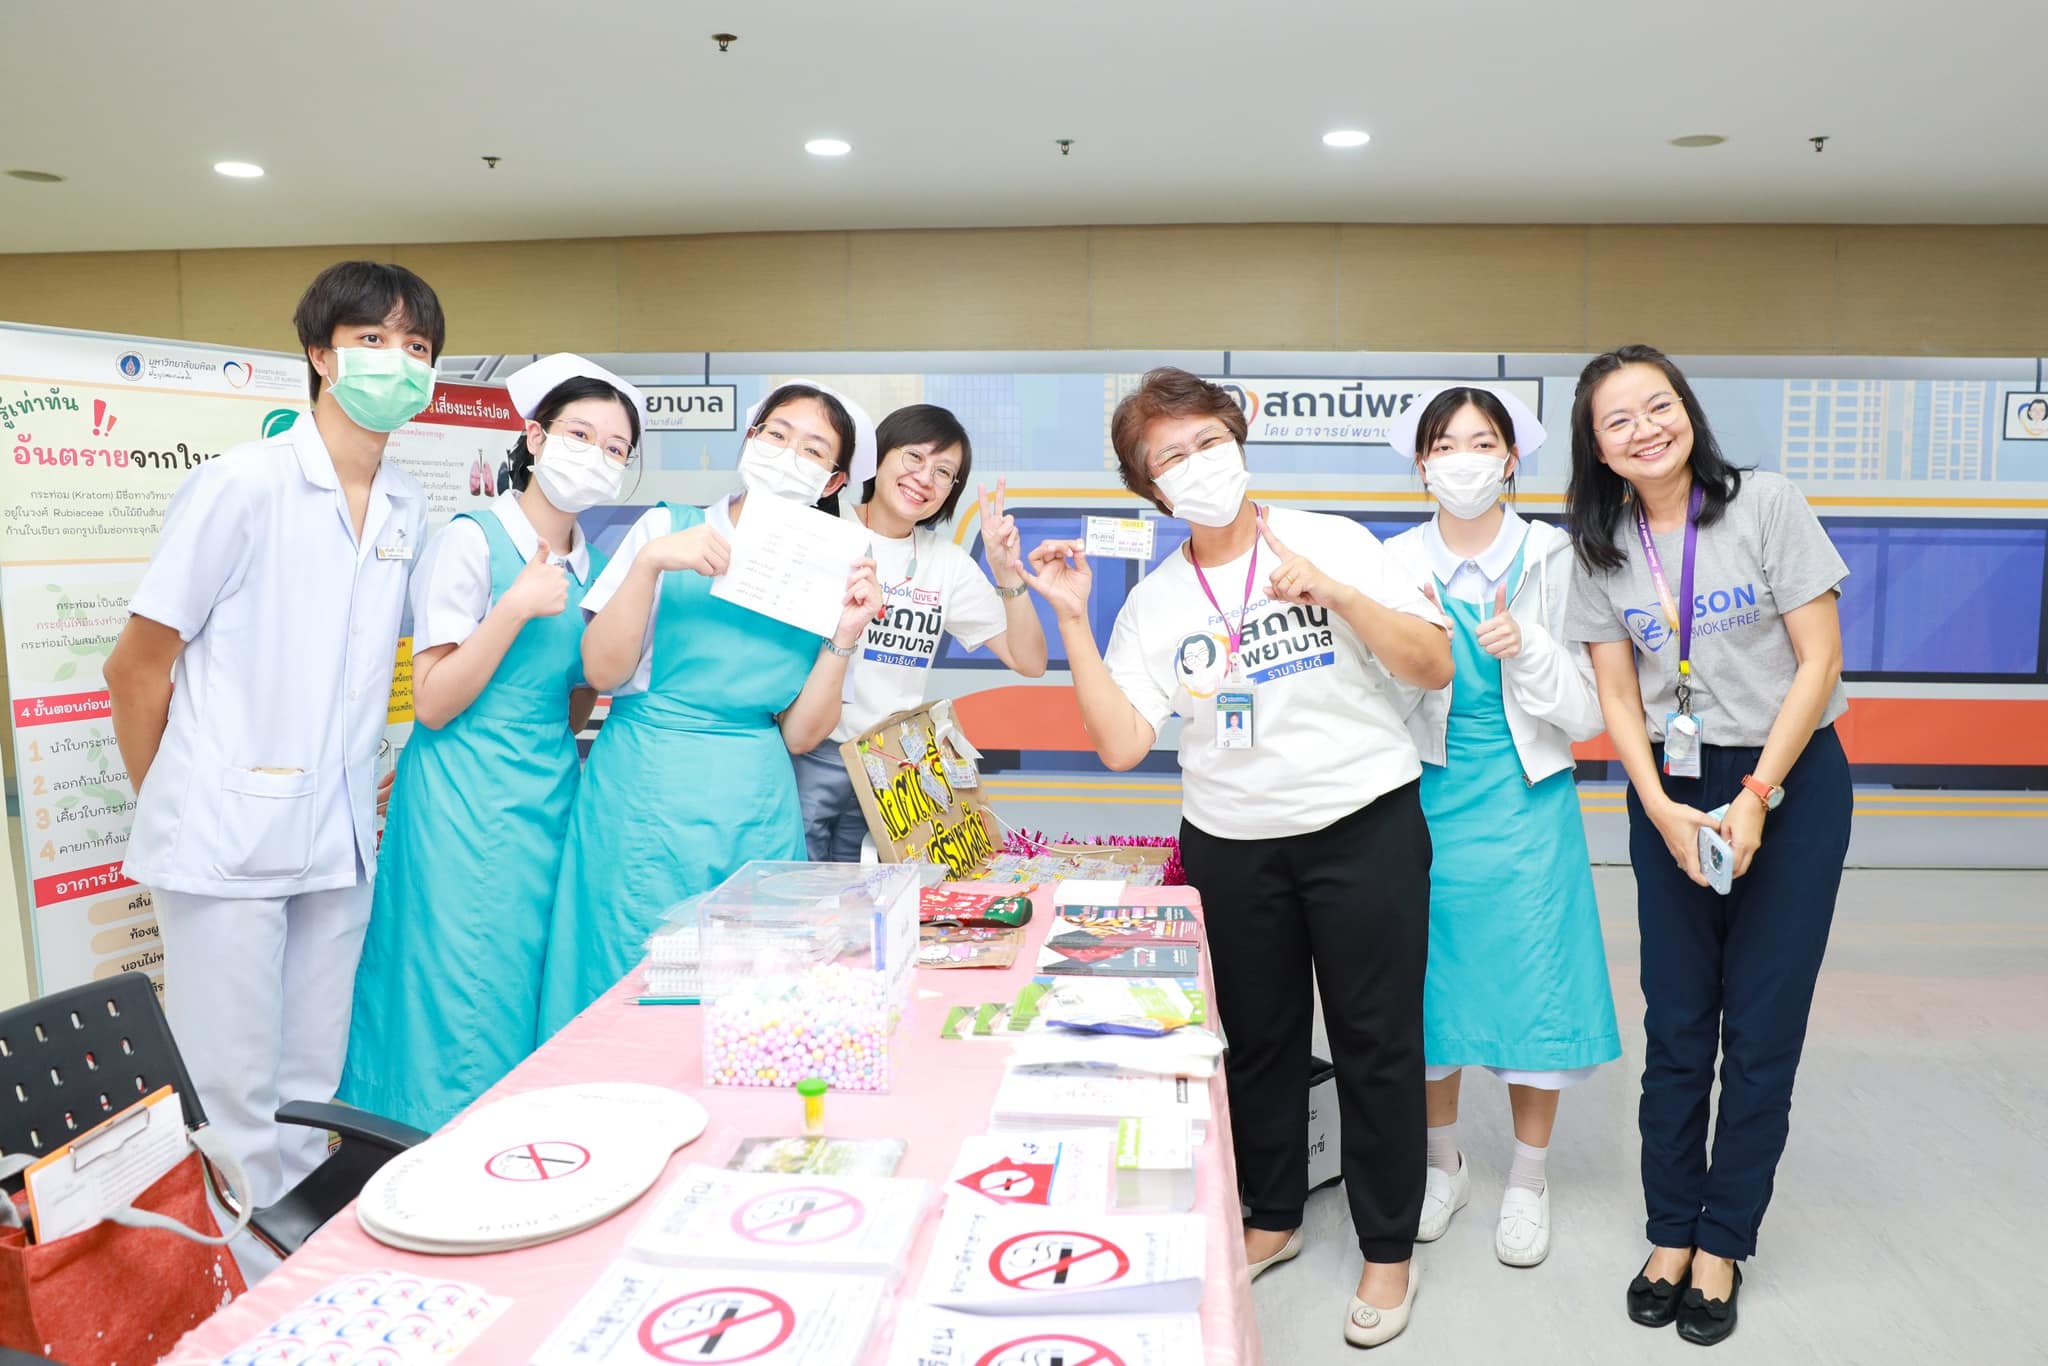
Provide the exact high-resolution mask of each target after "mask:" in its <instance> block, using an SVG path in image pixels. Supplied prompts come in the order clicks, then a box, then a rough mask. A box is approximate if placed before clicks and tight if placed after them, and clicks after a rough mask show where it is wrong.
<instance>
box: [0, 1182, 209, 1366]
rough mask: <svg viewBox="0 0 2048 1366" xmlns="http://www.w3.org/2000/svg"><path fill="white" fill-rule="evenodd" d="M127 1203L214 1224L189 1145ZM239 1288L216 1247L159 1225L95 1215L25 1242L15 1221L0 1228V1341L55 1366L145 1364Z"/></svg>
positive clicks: (196, 1224) (205, 1226) (205, 1229)
mask: <svg viewBox="0 0 2048 1366" xmlns="http://www.w3.org/2000/svg"><path fill="white" fill-rule="evenodd" d="M17 1203H19V1202H18V1201H17ZM134 1208H136V1209H138V1210H147V1211H151V1212H154V1213H157V1214H164V1215H168V1216H170V1217H171V1218H173V1219H176V1220H177V1221H178V1222H179V1223H182V1224H185V1225H187V1226H188V1227H190V1228H192V1229H195V1230H197V1231H199V1232H201V1233H208V1234H213V1235H218V1234H219V1232H220V1225H219V1224H218V1223H217V1222H215V1220H214V1217H213V1211H212V1210H211V1209H210V1208H209V1207H208V1205H207V1202H206V1179H205V1177H204V1176H203V1175H202V1173H201V1170H200V1158H199V1154H198V1153H197V1152H192V1153H187V1154H186V1155H185V1158H184V1160H183V1161H181V1162H180V1163H178V1165H177V1166H175V1167H173V1168H171V1170H169V1171H168V1172H165V1173H164V1174H163V1175H162V1176H161V1177H159V1178H158V1179H157V1182H156V1184H155V1185H153V1186H151V1187H150V1188H149V1189H148V1190H146V1191H144V1192H143V1193H142V1194H141V1196H140V1197H138V1198H137V1199H136V1201H135V1205H134ZM244 1288H245V1287H244V1285H243V1283H242V1273H241V1271H240V1270H239V1269H238V1268H237V1267H236V1266H235V1259H234V1257H233V1255H232V1254H230V1253H229V1252H228V1250H227V1249H226V1248H225V1247H209V1246H207V1245H205V1244H203V1243H195V1242H192V1241H191V1240H189V1239H187V1238H183V1237H180V1236H179V1235H178V1234H176V1233H173V1232H170V1231H168V1230H166V1229H158V1228H131V1227H128V1226H126V1225H123V1224H117V1223H114V1222H113V1221H111V1220H102V1221H101V1222H100V1223H97V1224H95V1225H93V1226H92V1227H91V1228H89V1229H86V1230H85V1231H84V1232H82V1233H74V1234H72V1235H71V1236H70V1237H68V1238H59V1239H58V1240H57V1241H55V1242H54V1243H30V1242H28V1241H27V1234H26V1233H24V1232H23V1231H22V1230H21V1229H18V1228H0V1346H5V1347H12V1348H15V1349H17V1350H19V1351H24V1352H35V1353H40V1354H41V1355H43V1356H46V1357H51V1358H54V1359H55V1360H57V1361H61V1362H63V1363H64V1366H148V1364H149V1363H151V1362H154V1361H156V1360H158V1359H159V1358H161V1357H163V1356H164V1355H165V1354H166V1353H168V1352H169V1351H170V1350H171V1348H172V1347H174V1346H176V1345H177V1342H178V1339H179V1338H180V1337H182V1336H183V1335H184V1334H185V1332H186V1330H188V1329H190V1328H192V1327H194V1326H196V1325H197V1324H199V1323H200V1322H201V1321H202V1320H205V1319H207V1318H210V1317H211V1316H212V1315H213V1313H214V1312H215V1311H216V1310H218V1309H219V1308H220V1307H221V1306H222V1305H225V1304H226V1303H228V1301H230V1300H232V1299H233V1298H234V1297H235V1296H237V1295H239V1294H241V1293H242V1291H243V1289H244Z"/></svg>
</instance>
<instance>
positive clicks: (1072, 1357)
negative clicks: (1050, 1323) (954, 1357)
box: [974, 1333, 1124, 1366]
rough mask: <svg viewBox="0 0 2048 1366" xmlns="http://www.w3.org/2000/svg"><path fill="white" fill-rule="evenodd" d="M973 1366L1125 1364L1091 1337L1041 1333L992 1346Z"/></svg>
mask: <svg viewBox="0 0 2048 1366" xmlns="http://www.w3.org/2000/svg"><path fill="white" fill-rule="evenodd" d="M974 1366H1124V1359H1123V1358H1122V1357H1120V1356H1118V1355H1117V1354H1116V1353H1115V1352H1113V1351H1111V1350H1110V1349H1109V1348H1107V1347H1104V1346H1103V1345H1102V1344H1101V1343H1099V1342H1096V1341H1095V1340H1094V1339H1092V1338H1077V1337H1075V1336H1074V1335H1073V1334H1072V1333H1038V1334H1034V1335H1033V1336H1031V1337H1028V1338H1017V1339H1015V1340H1013V1341H1010V1342H1006V1343H1004V1344H1003V1345H1002V1346H1000V1347H995V1348H991V1349H990V1350H989V1351H987V1352H985V1353H983V1354H982V1357H981V1359H980V1360H978V1361H976V1362H975V1363H974Z"/></svg>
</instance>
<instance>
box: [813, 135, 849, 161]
mask: <svg viewBox="0 0 2048 1366" xmlns="http://www.w3.org/2000/svg"><path fill="white" fill-rule="evenodd" d="M804 150H805V151H806V152H809V153H810V154H811V155H812V156H814V157H843V156H845V155H846V154H847V153H848V152H851V151H852V150H853V144H852V143H850V142H842V141H840V140H839V139H838V138H812V139H811V140H810V141H809V142H807V143H805V144H804Z"/></svg>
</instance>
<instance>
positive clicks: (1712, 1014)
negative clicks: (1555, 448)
mask: <svg viewBox="0 0 2048 1366" xmlns="http://www.w3.org/2000/svg"><path fill="white" fill-rule="evenodd" d="M1569 501H1570V505H1571V506H1570V512H1571V521H1572V537H1573V540H1574V542H1575V544H1576V547H1577V551H1578V560H1579V574H1578V577H1577V580H1576V582H1575V583H1574V585H1573V588H1572V594H1571V605H1570V609H1569V613H1568V616H1567V620H1566V634H1567V635H1568V636H1569V637H1570V638H1571V639H1573V640H1578V641H1583V642H1585V643H1586V644H1587V646H1588V647H1589V649H1590V651H1591V653H1592V657H1593V669H1594V673H1595V675H1596V676H1597V679H1598V683H1599V692H1600V705H1601V712H1602V714H1603V715H1604V717H1605V718H1606V721H1607V730H1608V734H1609V735H1610V736H1611V737H1612V738H1613V740H1614V747H1615V749H1616V750H1617V751H1618V752H1619V753H1620V756H1621V762H1622V766H1623V767H1624V768H1625V769H1626V770H1627V771H1628V778H1629V798H1628V810H1629V860H1630V862H1631V863H1632V864H1633V865H1634V868H1635V875H1636V889H1637V901H1636V917H1637V922H1638V925H1639V927H1640V930H1641V934H1642V985H1643V999H1644V1012H1643V1030H1644V1033H1645V1035H1646V1036H1647V1056H1646V1058H1645V1061H1644V1067H1643V1097H1642V1105H1641V1108H1640V1114H1639V1123H1640V1126H1641V1129H1642V1138H1643V1197H1644V1203H1645V1205H1646V1206H1647V1208H1648V1213H1649V1220H1648V1226H1647V1232H1648V1236H1649V1239H1650V1242H1651V1243H1652V1244H1653V1250H1652V1252H1651V1254H1650V1258H1649V1261H1648V1262H1647V1263H1646V1264H1645V1265H1644V1267H1643V1269H1642V1271H1641V1272H1640V1273H1639V1274H1638V1275H1637V1276H1636V1278H1635V1280H1634V1281H1633V1282H1632V1283H1631V1284H1630V1285H1629V1288H1628V1296H1627V1300H1628V1312H1629V1317H1630V1318H1632V1319H1634V1320H1635V1321H1636V1322H1637V1323H1641V1324H1644V1325H1647V1326H1650V1327H1659V1326H1662V1325H1664V1324H1667V1323H1670V1322H1672V1321H1673V1320H1674V1319H1675V1320H1676V1321H1677V1323H1678V1331H1679V1333H1680V1334H1681V1335H1682V1336H1684V1337H1686V1338H1688V1339H1690V1340H1691V1341H1694V1342H1698V1343H1702V1344H1708V1345H1711V1344H1713V1343H1716V1342H1719V1341H1721V1340H1723V1339H1724V1338H1726V1337H1727V1336H1728V1334H1730V1333H1731V1332H1733V1331H1734V1329H1735V1306H1736V1295H1737V1292H1738V1291H1739V1290H1740V1288H1741V1285H1742V1274H1741V1271H1740V1269H1739V1267H1738V1266H1737V1265H1736V1264H1737V1263H1739V1262H1741V1261H1742V1260H1743V1259H1744V1258H1746V1257H1748V1256H1749V1255H1750V1254H1751V1253H1752V1252H1754V1251H1755V1250H1756V1235H1757V1227H1758V1225H1759V1224H1760V1223H1761V1222H1762V1220H1763V1213H1764V1208H1765V1206H1766V1205H1768V1204H1769V1203H1770V1198H1771V1186H1772V1181H1773V1178H1774V1176H1775V1174H1776V1172H1777V1166H1778V1159H1779V1156H1780V1155H1781V1154H1782V1153H1783V1152H1784V1148H1785V1138H1786V1134H1787V1131H1788V1127H1789V1122H1790V1113H1791V1106H1792V1080H1793V1074H1794V1072H1795V1071H1796V1070H1797V1068H1798V1065H1799V1052H1800V1048H1801V1046H1802V1045H1803V1044H1804V1042H1805V1038H1806V1020H1807V1014H1808V1011H1809V1008H1810V1007H1811V1005H1812V1002H1813V988H1814V981H1815V979H1816V977H1817V976H1818V975H1819V972H1820V963H1821V957H1822V955H1823V954H1824V953H1825V951H1826V949H1827V938H1828V927H1829V925H1830V923H1831V922H1832V921H1833V918H1834V909H1835V895H1836V893H1837V891H1838V890H1839V889H1840V886H1841V878H1842V861H1843V859H1844V858H1845V857H1846V855H1847V853H1848V847H1849V812H1850V805H1851V793H1850V787H1849V766H1848V761H1847V759H1846V758H1845V757H1844V756H1843V753H1842V746H1841V742H1840V741H1839V740H1838V739H1837V738H1836V736H1835V731H1834V721H1835V719H1836V718H1837V717H1839V716H1840V715H1841V714H1842V713H1843V712H1844V711H1845V710H1847V707H1848V702H1847V699H1846V697H1845V695H1844V693H1843V691H1842V681H1841V680H1842V632H1841V623H1840V620H1839V618H1838V617H1837V615H1836V610H1835V600H1836V598H1837V596H1839V594H1840V591H1841V589H1840V585H1841V582H1842V580H1843V579H1845V578H1846V577H1847V576H1848V572H1849V571H1848V567H1847V566H1846V565H1844V564H1843V563H1842V558H1841V556H1840V555H1838V554H1836V553H1835V548H1834V546H1833V544H1832V543H1830V542H1829V540H1828V537H1827V533H1826V531H1824V530H1823V529H1822V528H1821V525H1820V522H1819V521H1818V519H1816V518H1815V517H1814V515H1813V512H1812V510H1811V509H1810V508H1808V507H1807V505H1806V500H1805V499H1804V498H1802V497H1801V496H1800V494H1799V491H1798V490H1797V489H1796V488H1794V487H1793V486H1792V485H1791V484H1790V483H1788V482H1787V481H1786V480H1785V479H1784V478H1783V476H1781V475H1777V474H1773V473H1768V472H1764V471H1759V470H1737V469H1735V468H1733V467H1731V466H1730V465H1729V464H1728V463H1727V461H1726V460H1724V459H1723V458H1722V455H1721V451H1720V447H1719V446H1718V445H1717V444H1716V443H1715V441H1714V435H1713V431H1712V429H1711V428H1710V427H1709V426H1708V425H1707V416H1706V414H1705V413H1704V412H1703V411H1701V409H1700V405H1699V401H1698V399H1697V398H1695V397H1694V395H1693V392H1692V387H1691V386H1690V385H1688V384H1687V383H1686V381H1685V376H1684V375H1682V374H1681V373H1679V370H1678V367H1677V366H1675V365H1673V364H1672V363H1671V362H1670V361H1669V360H1668V359H1666V358H1665V357H1664V356H1663V354H1661V353H1660V352H1658V351H1656V350H1654V349H1652V348H1650V347H1647V346H1624V347H1621V348H1619V349H1618V350H1615V351H1610V352H1608V353H1607V354H1606V355H1603V356H1599V357H1597V358H1595V359H1594V361H1593V362H1592V363H1591V364H1590V365H1588V366H1587V367H1586V369H1585V371H1584V373H1582V374H1581V375H1580V376H1579V384H1578V390H1577V394H1576V397H1575V399H1574V402H1573V405H1572V479H1571V489H1570V494H1569ZM1703 857H1705V858H1706V860H1707V863H1706V866H1705V867H1703V866H1702V858H1703ZM1717 885H1718V887H1719V888H1721V889H1725V890H1717V889H1716V888H1717ZM1717 1049H1718V1050H1720V1051H1721V1052H1723V1053H1724V1054H1725V1061H1724V1062H1723V1064H1722V1068H1721V1095H1720V1105H1719V1117H1718V1119H1717V1122H1716V1127H1715V1133H1714V1142H1713V1157H1712V1161H1711V1163H1709V1160H1708V1154H1707V1114H1708V1106H1709V1102H1710V1101H1711V1099H1712V1096H1713V1084H1714V1062H1715V1055H1716V1051H1717Z"/></svg>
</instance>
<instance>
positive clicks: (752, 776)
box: [540, 495, 822, 1039]
mask: <svg viewBox="0 0 2048 1366" xmlns="http://www.w3.org/2000/svg"><path fill="white" fill-rule="evenodd" d="M762 496H766V495H762ZM743 515H744V514H743ZM669 516H670V519H671V521H670V527H671V530H673V531H686V530H688V529H689V528H691V527H693V526H696V525H698V524H699V523H701V522H703V521H704V512H703V509H701V508H693V507H680V508H678V507H671V508H670V509H669ZM656 602H657V608H656V612H655V616H654V626H653V643H654V653H653V660H652V666H651V669H650V671H649V674H648V683H647V690H646V691H645V692H640V693H632V694H629V695H627V696H624V697H615V698H614V699H613V701H612V705H611V713H610V715H609V716H607V717H606V719H605V723H604V728H603V729H602V730H600V731H599V732H598V735H597V742H596V743H595V744H594V745H592V746H591V749H590V762H589V764H588V765H587V766H586V768H585V770H584V774H583V787H582V790H581V791H580V792H579V793H578V794H577V798H576V809H575V812H574V813H573V814H572V815H571V817H570V819H569V838H568V847H567V849H566V851H565V852H564V854H563V858H562V872H561V881H560V885H559V889H558V891H557V894H556V897H555V915H554V928H553V932H552V934H551V935H550V937H549V939H548V954H547V971H546V975H545V977H544V979H543V982H542V986H541V1027H540V1035H541V1038H543V1039H546V1038H548V1037H549V1036H550V1035H552V1034H553V1033H554V1032H555V1031H556V1030H558V1029H560V1028H561V1027H562V1026H563V1025H565V1024H567V1023H568V1022H569V1021H570V1020H571V1019H573V1018H574V1017H575V1016H576V1015H577V1014H578V1013H579V1012H580V1011H582V1009H583V1008H584V1007H585V1006H587V1005H589V1004H590V1003H591V1002H592V1001H594V1000H596V999H597V998H598V997H599V996H601V995H603V994H604V993H605V992H606V991H608V990H610V989H611V987H612V986H613V984H614V983H616V982H617V981H618V980H619V978H621V977H623V976H624V975H625V974H626V972H627V970H628V969H630V968H631V967H632V966H633V965H634V964H635V963H638V962H639V961H640V959H641V957H642V956H643V953H644V951H645V948H646V940H647V936H648V934H649V932H651V931H652V930H653V929H654V927H655V926H656V925H657V924H658V923H659V922H660V920H661V916H662V913H663V912H664V911H666V910H668V909H669V907H671V906H673V905H674V904H675V903H676V902H678V901H680V900H682V899H683V898H684V897H689V896H694V895H696V894H697V893H699V892H703V891H708V890H710V889H711V888H713V887H715V886H717V885H718V884H719V883H721V882H723V881H725V879H726V878H728V877H730V876H731V875H732V874H733V873H734V872H736V871H738V869H739V867H740V865H742V864H744V863H747V862H749V861H750V860H753V859H796V860H801V859H803V858H805V857H806V854H805V850H804V826H803V816H802V813H801V811H800V810H799V808H798V805H797V795H796V776H795V770H794V768H793V767H792V766H791V763H790V757H789V747H788V746H787V745H786V744H785V743H784V742H783V739H782V731H781V728H780V727H779V726H778V725H777V724H776V720H775V718H776V715H777V714H778V713H780V712H783V711H786V710H788V708H789V705H790V704H791V703H792V702H794V701H796V697H797V694H798V693H799V692H801V691H803V686H804V680H805V678H807V677H808V676H809V674H810V671H811V666H812V664H813V663H815V662H816V660H817V656H818V647H819V645H820V643H821V641H822V638H821V637H819V636H815V635H812V634H811V633H810V632H809V631H804V630H800V629H798V628H797V627H794V626H790V625H787V624H786V623H783V622H779V621H776V620H775V619H773V618H772V617H764V616H762V615H760V614H759V613H757V612H750V611H748V610H747V609H746V608H744V607H736V606H734V605H733V604H732V603H729V602H726V601H724V600H722V599H719V598H714V597H712V596H711V580H710V579H708V578H706V577H704V576H703V575H702V574H695V573H688V572H683V573H669V574H663V575H662V576H661V588H660V592H659V596H658V597H657V599H656Z"/></svg>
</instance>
